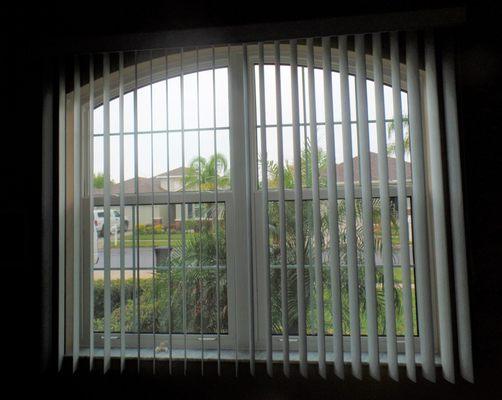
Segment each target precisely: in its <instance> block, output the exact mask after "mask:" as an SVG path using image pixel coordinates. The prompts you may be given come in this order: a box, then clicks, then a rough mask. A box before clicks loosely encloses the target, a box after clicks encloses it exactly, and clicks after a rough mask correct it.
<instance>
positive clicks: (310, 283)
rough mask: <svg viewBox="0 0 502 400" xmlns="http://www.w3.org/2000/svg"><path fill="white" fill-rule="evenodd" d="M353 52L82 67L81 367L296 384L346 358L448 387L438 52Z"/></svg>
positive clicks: (63, 246) (107, 58) (71, 129)
mask: <svg viewBox="0 0 502 400" xmlns="http://www.w3.org/2000/svg"><path fill="white" fill-rule="evenodd" d="M365 37H366V38H367V39H369V36H365V35H356V36H354V37H350V38H348V37H346V36H342V37H339V38H323V39H322V40H320V41H317V40H314V39H307V40H305V41H297V40H291V41H289V42H279V41H276V42H273V43H258V44H249V45H228V46H222V47H210V48H196V49H180V50H151V51H144V52H131V53H127V52H120V53H105V54H104V55H93V56H91V57H90V58H86V60H85V62H82V60H81V59H80V58H79V57H76V58H75V63H74V76H73V78H74V86H73V90H70V91H69V92H68V93H66V90H65V87H64V83H65V80H64V76H63V75H61V76H62V77H61V92H60V127H61V134H60V150H62V152H61V154H60V156H61V158H60V160H61V171H62V174H61V179H60V188H62V189H61V193H60V205H61V208H60V260H62V261H61V264H60V277H61V279H60V285H61V286H60V293H64V294H66V296H65V297H64V302H61V303H60V332H64V333H63V334H62V335H61V337H60V356H61V357H62V355H65V354H66V355H71V356H72V359H73V367H74V369H75V368H76V366H77V364H78V360H79V358H80V357H84V356H85V357H89V358H90V360H91V365H92V361H93V360H94V358H96V357H102V358H103V360H104V369H105V371H107V370H108V369H109V368H110V360H111V359H112V358H114V357H117V358H120V361H121V363H120V365H121V368H124V362H125V359H126V358H131V357H135V358H136V357H137V358H138V359H142V358H148V359H153V362H154V365H155V363H156V362H157V361H159V362H162V361H168V362H169V365H170V366H171V365H172V361H173V360H183V361H184V368H185V371H186V368H187V363H188V361H189V360H192V359H196V360H200V361H201V363H202V365H204V362H206V361H217V363H218V371H220V368H221V361H222V360H233V361H235V362H236V366H237V365H238V364H237V363H238V361H239V360H246V361H249V365H250V367H251V370H252V372H254V363H255V362H261V361H263V362H266V365H267V372H268V373H269V374H272V365H273V363H275V362H282V364H283V368H284V373H285V374H286V375H287V376H289V369H290V363H296V362H297V361H298V365H299V368H300V373H301V374H302V375H304V376H306V375H307V364H308V363H317V364H318V368H319V373H320V374H321V376H326V363H327V362H328V363H330V362H332V363H333V364H334V368H335V373H336V374H337V375H338V376H343V370H344V369H343V363H344V362H345V361H347V359H345V358H344V357H346V356H347V355H348V356H349V358H348V359H350V363H351V365H352V371H353V374H354V375H355V376H356V377H359V378H360V377H361V376H362V375H361V374H362V369H361V364H362V363H363V362H366V361H367V362H368V364H369V367H370V368H369V370H370V374H371V376H372V377H374V378H376V379H378V378H379V376H380V373H379V367H380V364H381V363H385V364H388V366H389V373H390V376H391V377H392V378H393V379H398V370H397V368H398V365H399V364H402V365H406V371H407V374H408V377H409V378H410V379H412V380H414V379H415V376H416V372H415V366H416V364H421V365H422V368H423V371H424V375H425V376H426V378H427V379H429V380H434V379H435V364H436V363H441V364H442V366H443V369H444V371H446V372H445V374H446V375H447V376H448V379H450V378H451V373H452V368H453V366H452V365H453V364H452V359H453V350H452V341H451V340H450V339H451V335H450V333H451V330H452V321H451V312H450V310H451V305H450V299H449V277H448V268H447V266H448V265H447V261H448V258H447V253H446V248H447V236H446V222H445V221H446V220H445V204H444V202H445V200H444V198H443V195H442V193H443V189H444V186H445V184H444V182H443V171H442V163H441V162H439V161H438V157H439V158H440V157H441V153H438V152H439V150H440V144H441V140H440V136H439V135H440V124H439V119H438V118H439V117H438V115H440V114H439V109H438V105H437V93H436V91H437V82H436V72H435V69H434V68H435V67H434V66H435V61H434V58H433V55H434V52H433V51H432V50H431V48H432V49H434V47H433V44H431V42H429V41H428V42H427V45H426V48H425V50H426V52H425V56H426V57H425V60H426V68H425V70H424V69H420V68H419V62H418V60H419V57H418V54H419V47H418V45H417V41H416V37H415V36H414V35H413V34H409V35H408V36H407V40H406V50H407V52H406V63H405V62H404V60H403V59H401V56H400V51H399V36H398V35H397V34H396V33H391V34H385V35H381V34H375V35H373V36H372V37H371V46H369V47H367V46H366V44H367V43H366V42H365ZM382 38H384V39H385V40H386V41H388V44H389V48H390V49H389V50H390V51H389V54H386V55H382V51H383V50H382V49H383V48H385V47H382ZM431 59H432V61H431ZM83 64H85V65H87V66H88V68H89V70H88V71H86V72H85V73H83V72H82V71H81V67H82V65H83ZM426 89H427V90H426ZM424 93H425V105H424V104H422V103H423V102H422V99H421V96H423V95H424ZM435 93H436V94H435ZM446 122H447V123H449V122H448V121H446ZM65 127H66V129H64V128H65ZM432 191H434V196H432V195H431V193H432ZM65 232H68V235H65V234H64V233H65ZM432 238H434V240H433V239H432ZM457 273H458V274H461V273H463V272H462V271H460V272H458V271H457ZM464 295H465V293H463V294H461V295H459V296H464ZM440 316H441V318H440ZM462 332H464V331H462Z"/></svg>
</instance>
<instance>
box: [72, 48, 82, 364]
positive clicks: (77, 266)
mask: <svg viewBox="0 0 502 400" xmlns="http://www.w3.org/2000/svg"><path fill="white" fill-rule="evenodd" d="M73 87H74V90H73V342H72V348H73V372H75V371H76V370H77V367H78V361H79V357H80V271H81V261H82V260H81V258H82V252H81V246H80V243H81V233H82V232H81V212H80V211H81V205H82V202H81V198H82V191H81V179H80V178H81V147H80V146H81V132H80V119H81V118H80V116H81V114H80V113H81V110H80V59H79V57H78V56H75V58H74V86H73Z"/></svg>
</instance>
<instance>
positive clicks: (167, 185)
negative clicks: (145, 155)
mask: <svg viewBox="0 0 502 400" xmlns="http://www.w3.org/2000/svg"><path fill="white" fill-rule="evenodd" d="M352 162H353V170H354V181H355V182H358V181H359V179H360V173H359V170H360V169H359V157H358V156H356V157H354V158H353V159H352ZM387 163H388V171H389V183H391V184H392V183H396V182H397V160H396V158H394V157H391V156H388V157H387ZM370 166H371V179H372V182H373V183H376V182H378V180H379V173H378V154H377V153H373V152H370ZM405 168H406V181H407V182H409V181H411V164H410V163H409V162H405ZM184 172H185V176H187V175H188V174H189V172H190V168H185V171H184ZM336 174H337V182H338V183H343V180H344V163H343V162H342V163H339V164H337V165H336ZM320 175H321V178H325V177H326V170H325V169H324V170H321V171H320ZM182 181H183V168H182V167H179V168H176V169H173V170H170V171H169V182H168V174H167V173H166V172H164V173H162V174H159V175H156V176H154V177H153V180H152V178H144V177H138V191H139V193H152V184H153V192H154V194H155V193H166V192H168V189H169V190H170V191H171V192H179V191H181V190H182ZM110 190H111V194H112V196H118V195H119V194H120V184H118V183H112V185H111V188H110ZM185 190H187V191H188V190H194V189H189V188H186V189H185ZM124 192H125V193H126V194H130V193H135V179H134V178H131V179H128V180H126V181H124ZM102 193H103V189H95V194H96V195H102ZM169 207H170V212H169V214H170V221H168V208H167V206H161V205H155V206H154V207H153V209H154V211H153V212H154V215H153V222H154V225H162V227H164V228H166V227H167V226H170V227H171V228H173V229H179V228H180V224H181V210H182V204H172V205H170V206H169ZM198 207H199V204H198V203H186V204H185V219H186V221H190V220H196V219H198V218H199V212H198ZM125 218H126V219H128V220H129V221H133V216H132V207H130V206H126V207H125ZM203 218H204V216H203ZM139 223H140V225H150V226H151V225H152V207H150V206H142V207H139Z"/></svg>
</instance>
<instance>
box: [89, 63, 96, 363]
mask: <svg viewBox="0 0 502 400" xmlns="http://www.w3.org/2000/svg"><path fill="white" fill-rule="evenodd" d="M88 134H89V147H88V149H89V155H88V159H89V171H88V172H89V174H88V179H89V218H88V223H89V224H90V229H89V232H90V234H91V235H92V236H94V235H96V236H97V231H96V227H95V226H94V57H93V55H91V56H90V58H89V129H88ZM93 238H94V237H93ZM94 246H95V243H94V240H91V241H90V246H89V250H90V257H89V259H90V260H91V262H90V265H89V370H90V371H92V370H93V368H94V264H95V263H96V262H97V260H96V256H95V254H96V253H97V251H98V249H95V248H94Z"/></svg>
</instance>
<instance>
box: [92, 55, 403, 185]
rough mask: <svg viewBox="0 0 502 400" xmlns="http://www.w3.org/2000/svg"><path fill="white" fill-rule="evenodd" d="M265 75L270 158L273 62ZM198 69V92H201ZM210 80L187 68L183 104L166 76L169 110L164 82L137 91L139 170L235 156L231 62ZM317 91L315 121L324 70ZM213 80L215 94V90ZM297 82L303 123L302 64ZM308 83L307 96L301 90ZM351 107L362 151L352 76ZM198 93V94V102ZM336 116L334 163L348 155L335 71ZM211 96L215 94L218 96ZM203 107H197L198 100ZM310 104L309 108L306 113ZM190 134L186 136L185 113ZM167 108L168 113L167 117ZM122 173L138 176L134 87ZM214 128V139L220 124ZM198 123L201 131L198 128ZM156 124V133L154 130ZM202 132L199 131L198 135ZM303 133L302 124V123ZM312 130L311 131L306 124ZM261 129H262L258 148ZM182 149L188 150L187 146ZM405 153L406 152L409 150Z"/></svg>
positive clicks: (99, 125)
mask: <svg viewBox="0 0 502 400" xmlns="http://www.w3.org/2000/svg"><path fill="white" fill-rule="evenodd" d="M264 71H265V73H264V78H265V85H264V86H265V121H266V125H267V149H268V151H267V156H268V159H269V160H273V161H277V147H278V146H277V139H276V134H277V133H276V128H275V125H276V123H277V119H276V76H275V67H274V66H273V65H265V66H264ZM280 71H281V72H280V74H281V100H282V107H281V109H282V113H281V115H282V123H283V125H285V126H283V143H284V147H283V152H284V159H285V161H286V162H289V163H290V164H292V160H293V141H292V128H291V126H287V125H288V124H291V122H292V120H291V116H292V104H291V68H290V67H289V66H286V65H283V66H281V70H280ZM197 75H198V86H199V88H198V89H199V90H198V92H199V96H197ZM214 75H215V79H214V85H213V73H212V70H207V71H200V72H199V73H198V74H197V73H191V74H185V75H184V76H183V86H184V91H183V109H182V99H181V90H180V89H181V79H180V77H179V76H178V77H173V78H170V79H169V80H168V81H167V113H166V81H165V80H163V81H159V82H156V83H154V84H153V85H147V86H144V87H142V88H140V89H138V92H137V110H138V111H137V115H138V123H137V125H138V133H139V134H138V176H140V177H151V176H152V173H153V175H154V176H155V175H158V174H161V173H164V172H166V171H167V169H168V157H167V156H168V155H169V170H172V169H175V168H178V167H181V166H182V165H183V162H184V164H185V166H186V167H188V166H189V165H190V162H191V161H192V160H193V159H194V158H195V157H197V156H198V155H199V151H200V155H201V156H202V157H204V158H206V159H207V158H209V157H210V156H211V155H213V154H214V153H215V148H216V151H217V152H218V153H222V154H223V155H225V156H226V158H227V159H228V160H229V161H230V144H229V99H228V70H227V68H218V69H215V74H214ZM258 77H259V70H258V66H256V68H255V84H256V85H255V97H256V110H257V113H256V114H257V115H256V123H257V126H258V125H260V123H261V116H260V115H259V114H260V113H259V109H260V107H259V101H260V94H259V89H258V87H259V86H258V82H259V78H258ZM314 81H315V85H314V90H315V105H316V107H315V109H316V121H317V123H318V124H323V123H324V121H325V119H324V118H325V117H324V89H323V87H324V82H323V71H322V70H321V69H315V70H314ZM213 86H214V93H213ZM298 87H299V100H300V124H302V123H305V118H304V114H305V115H306V116H307V119H306V123H309V96H308V71H307V69H306V68H304V67H299V70H298ZM303 88H305V95H304V94H303ZM374 90H375V88H374V84H373V81H371V80H367V96H368V119H369V121H370V123H369V126H368V128H369V142H370V151H372V152H377V150H378V145H377V138H376V135H377V134H376V124H375V123H374V122H371V121H372V120H374V119H375V94H374ZM349 92H350V113H351V120H352V121H353V123H352V146H353V149H352V153H353V156H356V155H357V129H356V123H355V122H356V104H355V103H356V96H355V78H354V76H349ZM197 97H198V101H197ZM332 97H333V116H334V121H335V159H336V162H337V163H340V162H343V140H342V131H341V125H339V124H337V122H338V123H339V122H341V107H340V76H339V73H338V72H333V73H332ZM213 100H214V101H213ZM401 104H402V110H403V115H407V114H408V111H407V94H406V93H405V92H401ZM197 106H198V107H197ZM384 108H385V118H386V119H392V117H393V101H392V89H391V88H390V87H389V86H384ZM304 109H305V112H304ZM182 112H183V115H184V118H183V120H184V121H183V122H184V124H183V129H184V137H185V141H184V143H182V135H181V129H182V124H181V115H182ZM166 115H167V118H166ZM119 119H120V116H119V100H118V98H115V99H113V100H111V101H110V133H111V136H110V177H111V179H112V180H113V181H114V182H119V181H120V147H119V135H118V133H119V129H120V128H119ZM123 124H124V179H125V180H127V179H131V178H133V177H134V176H135V168H134V135H133V132H134V96H133V92H129V93H127V94H125V95H124V116H123ZM166 126H168V128H169V153H168V152H167V151H166V149H167V146H168V143H167V134H166ZM215 127H216V141H215V133H214V132H215V129H214V128H215ZM197 128H199V129H200V131H197ZM152 131H153V132H152ZM199 132H200V135H199ZM300 132H301V134H302V135H303V134H304V130H303V128H301V130H300ZM306 132H307V135H309V136H310V131H309V129H308V128H307V131H306ZM102 134H103V106H100V107H97V108H96V109H95V110H94V135H95V138H94V173H95V174H97V173H102V172H103V165H104V157H103V136H102ZM317 134H318V147H319V148H321V149H323V150H324V151H326V138H325V130H324V126H323V125H319V126H318V133H317ZM259 136H260V134H259V129H258V130H257V137H258V149H259V148H260V147H259V146H260V145H259ZM182 148H183V149H184V152H183V151H182ZM407 158H408V157H407Z"/></svg>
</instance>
